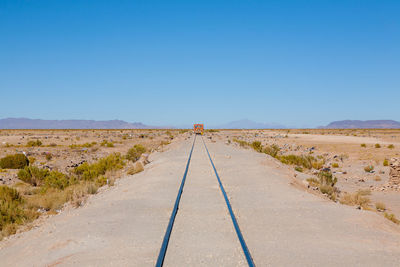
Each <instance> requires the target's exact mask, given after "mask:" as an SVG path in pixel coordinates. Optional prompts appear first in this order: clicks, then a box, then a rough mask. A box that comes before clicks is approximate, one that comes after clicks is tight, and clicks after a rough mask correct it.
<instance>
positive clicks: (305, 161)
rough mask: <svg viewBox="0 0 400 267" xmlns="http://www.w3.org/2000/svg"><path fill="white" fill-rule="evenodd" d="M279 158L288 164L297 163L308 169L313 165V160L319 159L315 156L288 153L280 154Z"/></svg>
mask: <svg viewBox="0 0 400 267" xmlns="http://www.w3.org/2000/svg"><path fill="white" fill-rule="evenodd" d="M278 159H279V160H280V161H281V162H282V163H284V164H288V165H297V166H300V167H303V168H306V169H311V168H312V167H313V162H315V161H317V159H316V158H314V157H313V156H309V155H307V156H304V155H301V156H297V155H293V154H291V155H286V156H279V157H278Z"/></svg>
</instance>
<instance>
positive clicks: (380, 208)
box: [375, 202, 386, 211]
mask: <svg viewBox="0 0 400 267" xmlns="http://www.w3.org/2000/svg"><path fill="white" fill-rule="evenodd" d="M375 208H376V210H377V211H385V210H386V205H385V204H384V203H382V202H377V203H375Z"/></svg>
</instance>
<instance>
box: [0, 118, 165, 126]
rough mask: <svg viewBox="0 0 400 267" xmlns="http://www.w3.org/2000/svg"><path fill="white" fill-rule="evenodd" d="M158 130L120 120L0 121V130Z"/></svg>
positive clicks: (138, 123) (25, 119) (11, 119)
mask: <svg viewBox="0 0 400 267" xmlns="http://www.w3.org/2000/svg"><path fill="white" fill-rule="evenodd" d="M151 128H160V127H153V126H149V125H145V124H143V123H141V122H134V123H130V122H126V121H121V120H110V121H95V120H40V119H27V118H7V119H0V129H151Z"/></svg>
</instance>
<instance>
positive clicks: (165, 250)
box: [155, 135, 255, 267]
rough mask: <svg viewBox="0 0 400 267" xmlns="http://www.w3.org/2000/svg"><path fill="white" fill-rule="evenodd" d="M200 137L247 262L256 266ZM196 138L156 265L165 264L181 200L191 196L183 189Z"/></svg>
mask: <svg viewBox="0 0 400 267" xmlns="http://www.w3.org/2000/svg"><path fill="white" fill-rule="evenodd" d="M199 138H201V141H202V143H203V146H204V148H205V150H206V152H207V156H208V159H209V161H210V164H211V166H212V169H213V172H214V174H215V177H216V181H217V183H218V185H219V189H220V192H221V193H222V195H223V198H224V200H225V204H226V208H227V209H228V212H229V215H230V218H231V220H232V224H233V227H234V229H235V232H236V236H237V238H238V240H239V242H240V246H241V249H242V252H243V254H244V257H245V258H246V261H247V264H248V266H255V264H254V261H253V259H252V256H251V254H250V251H249V249H248V247H247V244H246V242H245V239H244V237H243V234H242V232H241V230H240V227H239V224H238V222H237V220H236V216H235V214H234V212H233V209H232V206H231V204H230V201H229V198H228V195H227V193H226V191H225V189H224V186H223V183H222V181H221V178H220V177H219V175H218V171H217V168H216V167H215V164H214V162H213V160H212V158H211V155H210V153H209V151H208V148H207V145H206V143H205V141H204V139H203V137H202V136H200V137H199ZM196 139H198V137H197V135H195V137H194V140H193V144H192V147H191V149H190V152H189V157H188V160H187V163H186V168H185V172H184V174H183V177H182V181H181V184H180V187H179V190H178V194H177V197H176V200H175V204H174V208H173V210H172V214H171V217H170V219H169V223H168V226H167V229H166V231H165V235H164V238H163V242H162V245H161V249H160V252H159V255H158V258H157V262H156V265H155V266H156V267H161V266H163V264H164V260H165V257H166V255H167V253H168V245H169V242H170V239H171V236H172V235H173V227H174V223H175V219H176V217H177V216H178V210H179V204H180V201H181V199H182V198H183V197H186V198H188V197H190V196H189V195H187V196H185V195H184V194H183V191H184V190H183V189H184V186H185V182H186V178H187V175H188V171H189V167H190V162H191V159H192V154H193V150H194V147H195V143H196Z"/></svg>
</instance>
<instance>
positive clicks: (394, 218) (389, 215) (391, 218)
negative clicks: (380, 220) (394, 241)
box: [384, 212, 400, 224]
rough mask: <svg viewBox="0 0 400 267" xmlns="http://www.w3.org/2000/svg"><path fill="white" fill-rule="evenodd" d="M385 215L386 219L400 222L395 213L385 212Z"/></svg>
mask: <svg viewBox="0 0 400 267" xmlns="http://www.w3.org/2000/svg"><path fill="white" fill-rule="evenodd" d="M384 216H385V218H386V219H388V220H390V221H392V222H394V223H395V224H400V221H399V220H398V219H397V218H396V216H395V215H394V214H393V213H392V214H390V213H387V212H385V214H384Z"/></svg>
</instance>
